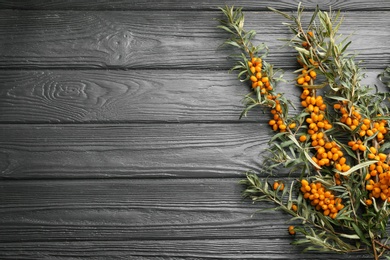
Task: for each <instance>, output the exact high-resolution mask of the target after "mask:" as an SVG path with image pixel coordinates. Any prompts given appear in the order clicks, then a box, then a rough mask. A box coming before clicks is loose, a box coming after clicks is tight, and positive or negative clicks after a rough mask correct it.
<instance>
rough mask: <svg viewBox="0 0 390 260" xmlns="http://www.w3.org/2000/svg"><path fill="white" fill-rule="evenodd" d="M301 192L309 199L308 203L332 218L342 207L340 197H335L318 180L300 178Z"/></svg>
mask: <svg viewBox="0 0 390 260" xmlns="http://www.w3.org/2000/svg"><path fill="white" fill-rule="evenodd" d="M300 190H301V192H302V193H303V197H304V198H305V199H309V200H310V204H311V205H312V206H313V207H315V209H316V210H318V211H322V212H323V214H324V215H325V216H329V217H331V218H332V219H335V218H336V217H337V214H338V212H339V211H340V210H342V209H343V208H344V205H343V204H342V199H341V198H336V197H335V195H334V194H333V193H332V192H331V191H329V190H326V188H325V187H324V186H322V184H321V183H320V182H316V183H314V182H312V183H310V184H309V182H308V181H307V180H305V179H303V180H301V189H300Z"/></svg>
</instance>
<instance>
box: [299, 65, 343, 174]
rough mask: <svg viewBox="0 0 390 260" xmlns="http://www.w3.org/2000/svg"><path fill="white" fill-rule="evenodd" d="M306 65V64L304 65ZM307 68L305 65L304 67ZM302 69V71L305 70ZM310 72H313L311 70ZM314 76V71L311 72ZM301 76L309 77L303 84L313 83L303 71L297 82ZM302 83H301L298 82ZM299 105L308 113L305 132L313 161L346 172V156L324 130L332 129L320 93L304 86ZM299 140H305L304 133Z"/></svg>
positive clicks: (311, 78)
mask: <svg viewBox="0 0 390 260" xmlns="http://www.w3.org/2000/svg"><path fill="white" fill-rule="evenodd" d="M304 66H306V65H304ZM305 68H306V69H307V67H305ZM306 69H304V70H303V72H305V71H306ZM311 72H314V70H312V71H311ZM312 74H313V75H314V76H315V75H316V74H315V73H312ZM303 77H305V78H306V77H309V78H310V79H305V82H304V83H303V84H305V85H308V82H310V84H313V80H314V79H315V77H314V78H313V77H310V76H307V75H306V76H305V74H304V73H303V74H302V75H300V76H299V77H298V79H297V83H298V84H300V83H301V82H300V81H301V80H302V78H303ZM300 85H302V84H300ZM301 99H302V102H301V105H302V106H303V107H305V108H306V111H307V112H308V113H309V114H310V117H307V118H306V123H307V124H308V130H307V134H308V135H309V136H310V139H311V145H312V147H314V148H315V149H316V154H315V156H313V157H312V159H313V161H314V162H315V163H316V164H317V165H319V166H320V167H321V166H332V165H334V166H335V167H336V169H337V170H339V171H341V172H346V171H348V170H349V169H350V166H349V165H347V164H346V161H347V160H346V158H345V157H344V153H343V152H342V151H341V148H340V146H339V145H337V143H336V142H334V141H329V138H328V137H327V136H326V134H325V131H327V130H330V129H332V127H333V126H332V124H331V123H330V122H329V121H328V120H327V119H326V117H325V110H326V108H327V106H326V104H325V103H324V100H323V98H322V96H321V95H317V96H315V92H314V91H310V90H309V89H308V88H304V89H303V92H302V94H301ZM299 140H300V141H301V142H305V141H306V140H307V136H306V135H301V136H300V138H299Z"/></svg>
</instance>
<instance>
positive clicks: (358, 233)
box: [352, 222, 371, 246]
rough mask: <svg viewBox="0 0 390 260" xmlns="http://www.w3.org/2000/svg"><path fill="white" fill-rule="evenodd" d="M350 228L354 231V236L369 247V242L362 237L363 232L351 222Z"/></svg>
mask: <svg viewBox="0 0 390 260" xmlns="http://www.w3.org/2000/svg"><path fill="white" fill-rule="evenodd" d="M352 227H353V230H355V232H356V234H357V235H358V236H359V237H360V239H361V240H362V242H363V243H365V244H366V245H368V246H371V244H370V242H368V240H367V238H366V237H365V236H364V233H363V231H362V230H361V229H360V228H359V227H358V226H357V225H356V224H355V223H354V222H352Z"/></svg>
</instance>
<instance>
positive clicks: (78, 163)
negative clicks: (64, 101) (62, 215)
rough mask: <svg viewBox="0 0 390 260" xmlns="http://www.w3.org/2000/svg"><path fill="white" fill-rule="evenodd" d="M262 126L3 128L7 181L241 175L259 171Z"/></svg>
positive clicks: (0, 154)
mask: <svg viewBox="0 0 390 260" xmlns="http://www.w3.org/2000/svg"><path fill="white" fill-rule="evenodd" d="M266 124H267V123H266V122H264V123H259V124H244V123H243V124H201V123H200V124H197V123H194V124H191V123H189V124H131V125H125V124H114V125H110V124H105V125H84V124H81V125H72V124H70V125H24V124H20V125H2V127H1V128H0V147H1V148H0V158H1V159H0V165H1V166H0V167H1V168H0V172H1V173H0V174H1V177H3V178H17V179H19V178H21V179H23V178H112V177H126V178H148V177H215V176H217V177H228V176H230V177H232V176H234V177H237V176H239V175H240V174H242V173H243V172H244V171H247V170H257V169H258V168H259V167H260V164H261V160H262V158H261V153H262V149H264V148H265V146H266V143H267V142H268V140H269V138H270V136H269V133H270V131H271V130H270V128H269V127H268V126H266Z"/></svg>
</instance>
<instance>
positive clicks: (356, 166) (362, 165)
mask: <svg viewBox="0 0 390 260" xmlns="http://www.w3.org/2000/svg"><path fill="white" fill-rule="evenodd" d="M376 162H378V161H376V160H371V161H365V162H362V163H359V164H358V165H355V166H353V167H351V169H349V170H348V171H346V172H340V171H338V170H336V169H335V171H336V172H338V173H339V174H341V175H343V176H348V175H350V174H351V173H353V172H355V171H357V170H359V169H361V168H364V167H367V166H370V165H371V164H373V163H376Z"/></svg>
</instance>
